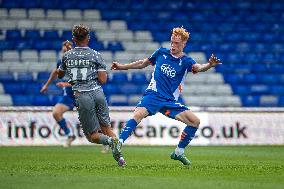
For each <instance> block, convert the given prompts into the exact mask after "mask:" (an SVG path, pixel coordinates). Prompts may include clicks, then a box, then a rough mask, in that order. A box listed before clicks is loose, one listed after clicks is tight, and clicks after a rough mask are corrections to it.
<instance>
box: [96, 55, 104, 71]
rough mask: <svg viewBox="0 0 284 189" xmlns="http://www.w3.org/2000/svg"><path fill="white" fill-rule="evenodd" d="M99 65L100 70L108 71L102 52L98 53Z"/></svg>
mask: <svg viewBox="0 0 284 189" xmlns="http://www.w3.org/2000/svg"><path fill="white" fill-rule="evenodd" d="M97 66H98V67H97V69H98V71H106V64H105V61H104V59H103V58H102V56H101V54H100V53H98V54H97Z"/></svg>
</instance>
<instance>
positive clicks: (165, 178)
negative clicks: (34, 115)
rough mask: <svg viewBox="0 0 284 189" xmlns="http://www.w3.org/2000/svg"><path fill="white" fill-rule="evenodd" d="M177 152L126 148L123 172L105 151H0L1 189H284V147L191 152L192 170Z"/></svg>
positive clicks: (78, 148)
mask: <svg viewBox="0 0 284 189" xmlns="http://www.w3.org/2000/svg"><path fill="white" fill-rule="evenodd" d="M174 148H175V147H173V146H172V147H169V146H164V147H158V146H124V148H123V150H124V155H125V159H126V161H127V164H128V165H127V167H126V168H120V167H118V166H117V164H116V162H115V161H114V160H113V159H112V155H111V153H109V154H102V153H101V152H100V151H101V147H100V146H76V147H71V148H68V149H66V148H63V147H59V146H56V147H0V188H3V189H4V188H5V189H10V188H13V189H14V188H20V189H25V188H27V189H33V188H36V189H45V188H48V189H53V188H60V189H65V188H66V189H73V188H79V189H87V188H93V189H94V188H97V189H98V188H99V189H106V188H112V189H120V188H127V189H128V188H129V189H130V188H131V189H140V188H141V189H142V188H145V189H146V188H147V189H152V188H161V189H167V188H173V189H179V188H180V189H184V188H194V189H195V188H202V189H212V188H216V189H217V188H218V189H223V188H224V189H230V188H242V189H243V188H256V189H262V188H271V189H278V188H279V189H280V188H281V189H283V188H284V146H225V147H221V146H220V147H216V146H209V147H190V149H187V150H186V154H187V156H188V158H189V159H190V160H191V161H192V163H193V164H192V166H191V167H185V166H183V165H181V164H180V163H179V162H178V161H174V160H171V159H170V158H169V154H170V153H171V152H172V151H173V149H174Z"/></svg>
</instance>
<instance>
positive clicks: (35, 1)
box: [21, 0, 39, 9]
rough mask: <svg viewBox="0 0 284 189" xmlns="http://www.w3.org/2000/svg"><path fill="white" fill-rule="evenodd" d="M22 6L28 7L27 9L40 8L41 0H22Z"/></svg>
mask: <svg viewBox="0 0 284 189" xmlns="http://www.w3.org/2000/svg"><path fill="white" fill-rule="evenodd" d="M21 7H23V8H26V9H31V8H38V7H39V1H38V0H33V1H30V0H22V2H21Z"/></svg>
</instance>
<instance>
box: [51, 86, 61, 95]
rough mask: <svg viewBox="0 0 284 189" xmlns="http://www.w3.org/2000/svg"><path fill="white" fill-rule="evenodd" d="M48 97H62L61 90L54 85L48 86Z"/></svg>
mask: <svg viewBox="0 0 284 189" xmlns="http://www.w3.org/2000/svg"><path fill="white" fill-rule="evenodd" d="M47 94H48V95H63V90H62V88H60V87H57V86H56V84H50V85H49V87H48V90H47Z"/></svg>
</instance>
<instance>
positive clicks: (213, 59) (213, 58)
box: [208, 54, 222, 67]
mask: <svg viewBox="0 0 284 189" xmlns="http://www.w3.org/2000/svg"><path fill="white" fill-rule="evenodd" d="M208 62H209V64H210V66H211V67H215V66H216V65H218V64H222V62H221V60H220V59H219V58H218V57H217V56H215V55H214V54H212V55H211V56H210V58H209V60H208Z"/></svg>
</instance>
